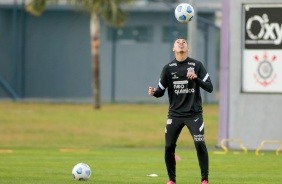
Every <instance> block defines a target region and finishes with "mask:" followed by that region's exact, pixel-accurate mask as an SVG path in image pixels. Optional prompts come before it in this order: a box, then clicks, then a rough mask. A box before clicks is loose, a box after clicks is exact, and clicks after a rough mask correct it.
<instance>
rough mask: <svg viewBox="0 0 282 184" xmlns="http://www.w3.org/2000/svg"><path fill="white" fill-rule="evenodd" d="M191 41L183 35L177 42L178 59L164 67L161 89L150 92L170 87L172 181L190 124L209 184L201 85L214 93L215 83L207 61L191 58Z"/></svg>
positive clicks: (160, 92) (168, 159) (168, 165)
mask: <svg viewBox="0 0 282 184" xmlns="http://www.w3.org/2000/svg"><path fill="white" fill-rule="evenodd" d="M188 51H189V47H188V43H187V41H186V40H185V39H183V38H178V39H176V40H175V42H174V46H173V52H174V54H175V59H174V60H173V61H171V62H170V63H168V64H166V65H165V66H164V67H163V70H162V73H161V76H160V81H159V84H158V87H157V88H153V87H151V86H150V87H149V91H148V93H149V95H151V96H155V97H162V96H163V95H164V93H165V90H166V88H167V90H168V98H169V109H168V120H167V123H166V129H165V163H166V168H167V173H168V177H169V181H168V182H167V184H175V183H176V170H175V168H176V161H175V148H176V142H177V139H178V137H179V134H180V132H181V130H182V128H183V127H184V126H186V127H187V128H188V129H189V131H190V133H191V135H192V138H193V140H194V144H195V148H196V151H197V157H198V162H199V166H200V169H201V184H208V174H209V157H208V150H207V147H206V144H205V138H204V121H203V116H202V113H203V110H202V99H201V93H200V88H202V89H204V90H205V91H208V92H209V93H211V92H212V91H213V85H212V82H211V79H210V77H209V74H208V73H207V72H206V69H205V68H204V66H203V64H202V63H201V62H200V61H197V60H195V59H193V58H190V57H188Z"/></svg>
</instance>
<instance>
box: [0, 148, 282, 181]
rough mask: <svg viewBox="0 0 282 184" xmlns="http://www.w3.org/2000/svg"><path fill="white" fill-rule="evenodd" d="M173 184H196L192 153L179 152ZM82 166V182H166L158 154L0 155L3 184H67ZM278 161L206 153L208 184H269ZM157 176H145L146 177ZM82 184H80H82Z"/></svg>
mask: <svg viewBox="0 0 282 184" xmlns="http://www.w3.org/2000/svg"><path fill="white" fill-rule="evenodd" d="M177 155H179V156H180V157H181V160H179V161H177V175H178V177H177V183H178V184H189V183H191V184H192V183H196V184H197V183H199V179H200V171H199V167H198V163H197V158H196V154H195V152H194V150H192V149H178V150H177ZM78 162H86V163H87V164H88V165H89V166H90V167H91V169H92V175H91V178H90V179H89V180H88V181H87V182H86V183H93V184H113V183H115V184H125V183H128V184H142V183H144V184H145V183H152V184H162V183H165V182H166V180H167V176H166V172H165V166H164V161H163V150H162V149H148V148H147V149H144V148H142V149H138V148H127V149H126V148H123V149H118V148H112V149H103V148H99V149H92V150H89V151H88V152H60V151H59V150H56V149H15V150H14V152H13V153H5V154H4V153H2V154H1V155H0V163H1V164H0V183H1V184H15V183H17V184H33V183H34V184H45V183H46V184H50V183H60V184H70V183H77V182H78V181H74V180H73V179H72V177H71V169H72V167H73V166H74V165H75V164H76V163H78ZM281 165H282V160H281V156H276V155H275V154H274V153H273V152H270V153H266V154H265V155H264V156H255V154H254V152H251V153H248V154H239V155H234V154H232V153H229V154H227V155H215V154H213V153H212V151H210V183H211V184H212V183H214V184H238V183H240V184H273V183H280V181H281V179H282V176H281V173H282V167H281ZM153 173H154V174H158V177H149V176H147V175H149V174H153ZM83 183H84V182H83Z"/></svg>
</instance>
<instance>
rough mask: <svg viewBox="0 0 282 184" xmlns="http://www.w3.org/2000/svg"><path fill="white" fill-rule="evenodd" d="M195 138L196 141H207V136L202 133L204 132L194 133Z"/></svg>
mask: <svg viewBox="0 0 282 184" xmlns="http://www.w3.org/2000/svg"><path fill="white" fill-rule="evenodd" d="M193 138H194V141H195V142H199V141H205V136H204V135H202V134H199V135H194V136H193Z"/></svg>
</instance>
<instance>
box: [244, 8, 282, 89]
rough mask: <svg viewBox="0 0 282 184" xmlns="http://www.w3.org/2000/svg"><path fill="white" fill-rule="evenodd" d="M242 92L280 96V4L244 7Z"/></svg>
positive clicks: (281, 49)
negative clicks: (276, 94) (277, 94)
mask: <svg viewBox="0 0 282 184" xmlns="http://www.w3.org/2000/svg"><path fill="white" fill-rule="evenodd" d="M244 10H245V11H244V22H245V23H244V32H243V35H244V36H245V38H244V49H243V61H242V67H243V72H242V75H243V77H242V90H243V92H261V93H282V18H281V12H282V4H245V5H244Z"/></svg>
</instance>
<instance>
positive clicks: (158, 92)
mask: <svg viewBox="0 0 282 184" xmlns="http://www.w3.org/2000/svg"><path fill="white" fill-rule="evenodd" d="M166 88H167V75H166V67H164V68H163V71H162V74H161V77H160V80H159V84H158V87H157V88H153V87H151V86H150V87H149V95H151V96H154V97H157V98H158V97H162V96H163V95H164V93H165V89H166Z"/></svg>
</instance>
